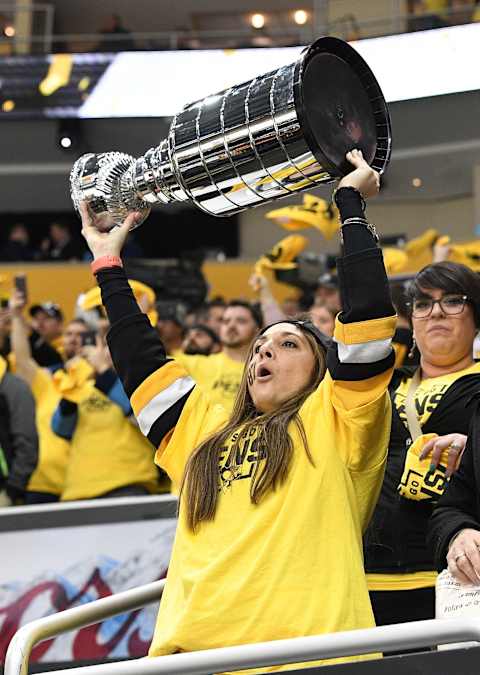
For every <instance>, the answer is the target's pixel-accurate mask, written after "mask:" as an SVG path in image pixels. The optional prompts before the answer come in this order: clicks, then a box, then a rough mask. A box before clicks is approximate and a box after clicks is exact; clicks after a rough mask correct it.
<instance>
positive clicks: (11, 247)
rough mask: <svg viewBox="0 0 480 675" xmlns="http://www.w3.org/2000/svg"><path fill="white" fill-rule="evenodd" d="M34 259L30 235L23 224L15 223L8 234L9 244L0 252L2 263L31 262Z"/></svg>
mask: <svg viewBox="0 0 480 675" xmlns="http://www.w3.org/2000/svg"><path fill="white" fill-rule="evenodd" d="M33 259H34V253H33V249H32V247H31V246H30V234H29V232H28V230H27V228H26V227H25V225H24V224H23V223H15V225H12V227H11V228H10V232H9V233H8V240H7V243H6V244H5V245H4V246H3V247H2V249H1V251H0V260H1V261H2V262H31V261H33Z"/></svg>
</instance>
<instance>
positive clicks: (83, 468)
mask: <svg viewBox="0 0 480 675" xmlns="http://www.w3.org/2000/svg"><path fill="white" fill-rule="evenodd" d="M81 341H82V347H81V349H80V352H79V356H81V358H76V359H74V361H73V363H71V364H70V366H69V368H68V370H67V371H66V372H65V371H58V372H57V373H55V374H54V376H53V383H54V386H55V387H56V389H57V392H58V394H59V396H60V400H59V402H58V405H57V407H56V409H55V411H54V412H53V416H52V420H51V426H52V430H53V432H54V433H55V434H57V436H58V437H60V438H61V439H64V441H66V442H68V443H69V460H68V466H67V468H66V472H65V481H64V486H63V490H62V494H61V500H62V501H71V500H75V499H94V498H100V497H123V496H125V497H130V496H143V495H148V494H151V493H154V492H158V491H159V482H158V479H159V474H158V472H157V469H156V468H155V466H154V464H153V449H152V447H151V445H150V444H149V443H148V441H147V440H146V439H145V437H144V436H143V435H142V434H141V432H140V431H139V429H138V427H137V425H136V423H135V420H134V419H133V418H132V408H131V405H130V401H129V400H128V398H127V396H126V394H125V391H124V389H123V386H122V384H121V382H120V380H119V378H118V376H117V374H116V372H115V371H114V369H113V365H112V359H111V356H110V350H109V348H108V345H107V344H106V342H105V340H104V339H103V338H102V337H101V336H100V335H99V334H97V333H95V332H94V331H91V330H85V331H84V332H83V334H82V337H81ZM167 487H168V486H167V485H164V486H163V488H164V489H166V488H167Z"/></svg>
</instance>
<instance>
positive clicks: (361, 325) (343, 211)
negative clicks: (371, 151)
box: [327, 150, 396, 409]
mask: <svg viewBox="0 0 480 675" xmlns="http://www.w3.org/2000/svg"><path fill="white" fill-rule="evenodd" d="M347 158H348V159H349V161H350V162H351V163H352V164H353V165H354V166H355V167H356V169H355V171H353V172H352V173H350V174H348V175H347V176H345V177H344V178H343V179H342V180H341V181H340V183H339V187H338V189H337V191H336V193H335V201H336V203H337V206H338V208H339V211H340V217H341V221H342V227H341V236H342V240H343V252H342V256H341V257H340V258H339V259H338V260H337V271H338V278H339V284H340V294H341V304H342V312H341V313H340V314H339V316H338V317H337V320H336V325H335V334H334V346H333V348H332V349H330V350H329V354H328V358H327V363H328V369H329V373H330V376H331V378H332V380H334V381H336V383H337V385H336V386H335V388H334V392H335V395H336V399H337V402H338V403H339V404H340V406H343V407H344V408H346V409H350V408H355V407H358V406H361V405H364V404H366V403H368V402H369V401H371V400H373V399H374V398H375V397H376V396H378V395H380V394H381V393H382V392H383V391H385V389H386V386H387V383H388V380H389V377H390V372H391V369H392V367H393V364H394V360H395V356H394V352H393V349H392V347H391V338H392V336H393V333H394V331H395V324H396V317H395V310H394V308H393V305H392V302H391V298H390V290H389V286H388V280H387V275H386V272H385V267H384V264H383V257H382V252H381V250H380V248H379V247H378V245H377V236H376V233H375V230H374V228H373V226H371V225H369V223H368V221H367V220H366V218H365V201H364V199H367V198H369V197H372V196H374V195H375V194H376V193H377V192H378V188H379V176H378V174H377V173H376V172H375V171H374V170H373V169H371V168H370V167H369V166H368V164H367V163H366V162H365V160H364V159H363V156H362V153H361V152H360V151H359V150H353V151H352V152H350V153H348V155H347Z"/></svg>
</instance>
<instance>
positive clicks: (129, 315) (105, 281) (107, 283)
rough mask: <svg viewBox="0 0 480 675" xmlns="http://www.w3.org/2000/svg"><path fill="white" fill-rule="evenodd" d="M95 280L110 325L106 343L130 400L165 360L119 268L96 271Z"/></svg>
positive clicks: (156, 337) (158, 339) (163, 351)
mask: <svg viewBox="0 0 480 675" xmlns="http://www.w3.org/2000/svg"><path fill="white" fill-rule="evenodd" d="M97 281H98V283H99V286H100V288H101V291H102V302H103V305H104V307H105V310H106V312H107V316H108V319H109V321H110V326H111V327H110V330H109V332H108V336H107V341H108V346H109V348H110V353H111V355H112V361H113V364H114V366H115V370H116V372H117V374H118V376H119V378H120V379H121V381H122V384H123V388H124V389H125V392H126V394H127V396H128V397H130V396H131V395H132V394H133V392H134V391H135V389H137V387H138V386H139V385H140V384H141V383H142V382H143V381H144V380H145V379H146V378H147V377H148V376H149V375H150V374H151V373H153V372H154V371H155V370H157V369H158V368H161V366H162V365H164V364H165V363H167V361H168V359H167V356H166V354H165V349H164V348H163V345H162V343H161V341H160V337H159V335H158V333H157V331H156V330H155V329H154V328H153V326H152V325H151V324H150V321H149V320H148V318H147V316H146V315H145V314H143V313H142V311H141V310H140V307H139V306H138V304H137V301H136V300H135V297H134V295H133V292H132V289H131V288H130V285H129V284H128V281H127V277H126V275H125V272H124V270H123V268H121V267H109V268H106V269H103V270H100V271H99V272H98V274H97Z"/></svg>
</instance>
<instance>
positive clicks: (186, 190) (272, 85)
mask: <svg viewBox="0 0 480 675" xmlns="http://www.w3.org/2000/svg"><path fill="white" fill-rule="evenodd" d="M353 148H359V149H361V150H362V152H363V155H364V157H365V159H366V161H367V162H368V163H369V164H370V165H371V166H372V167H373V168H374V169H376V170H377V171H379V172H380V173H383V171H384V170H385V168H386V166H387V164H388V162H389V159H390V153H391V128H390V118H389V114H388V110H387V106H386V103H385V99H384V97H383V94H382V91H381V89H380V87H379V85H378V83H377V81H376V79H375V77H374V75H373V73H372V71H371V70H370V68H369V67H368V65H367V64H366V63H365V61H364V60H363V59H362V57H361V56H360V55H359V54H358V52H356V51H355V50H354V49H353V48H352V47H350V45H349V44H348V43H346V42H343V41H342V40H339V39H337V38H333V37H325V38H320V39H318V40H317V41H316V42H314V43H313V44H312V45H311V46H310V47H308V48H306V49H305V50H304V51H303V52H302V54H301V55H300V57H299V58H298V60H297V61H295V62H294V63H292V64H290V65H288V66H283V67H281V68H278V69H277V70H274V71H272V72H270V73H267V74H265V75H261V76H259V77H256V78H254V79H252V80H250V81H249V82H244V83H243V84H239V85H236V86H234V87H231V88H230V89H227V90H226V91H223V92H221V93H219V94H215V95H213V96H207V97H206V98H204V99H202V100H200V101H196V102H195V103H191V104H189V105H187V106H186V107H185V108H184V109H183V110H182V111H181V112H179V113H178V114H177V115H176V116H175V117H174V119H173V121H172V123H171V125H170V129H169V133H168V137H167V138H166V139H164V140H162V141H161V143H160V144H159V145H158V146H157V147H154V148H150V149H149V150H148V151H147V152H146V153H145V154H144V155H143V156H142V157H139V158H138V159H135V158H133V157H131V156H130V155H127V154H125V153H121V152H107V153H101V154H91V153H90V154H87V155H83V156H82V157H81V158H80V159H79V160H77V162H76V163H75V164H74V166H73V169H72V172H71V176H70V183H71V194H72V200H73V202H74V205H75V207H76V209H77V210H78V207H79V201H80V200H86V201H87V202H88V203H89V205H90V208H91V209H92V210H93V212H94V213H96V214H97V215H99V216H104V217H105V218H106V219H107V221H108V222H110V223H112V224H118V223H121V222H123V220H124V219H125V217H126V216H127V215H128V213H130V212H132V211H140V212H141V213H142V215H143V219H139V221H138V222H137V225H138V224H140V223H141V222H143V220H144V219H145V218H146V217H147V216H148V214H149V212H150V207H151V206H152V205H154V204H157V203H163V204H168V203H169V202H174V201H179V202H183V201H190V202H194V203H195V204H196V205H197V206H198V207H199V208H201V209H202V210H204V211H206V212H207V213H210V214H213V215H216V216H223V215H229V214H233V213H237V212H239V211H242V210H243V209H246V208H249V207H253V206H257V205H259V204H262V203H268V202H271V201H273V200H275V199H278V198H280V197H285V196H288V195H290V194H293V193H295V192H298V191H300V190H305V189H312V187H315V186H317V185H320V184H322V183H328V182H331V181H332V180H335V179H336V178H338V177H340V176H342V175H345V174H346V173H348V172H349V171H351V170H352V167H351V166H350V165H349V164H348V162H347V161H346V159H345V155H346V153H347V152H348V151H349V150H351V149H353Z"/></svg>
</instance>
